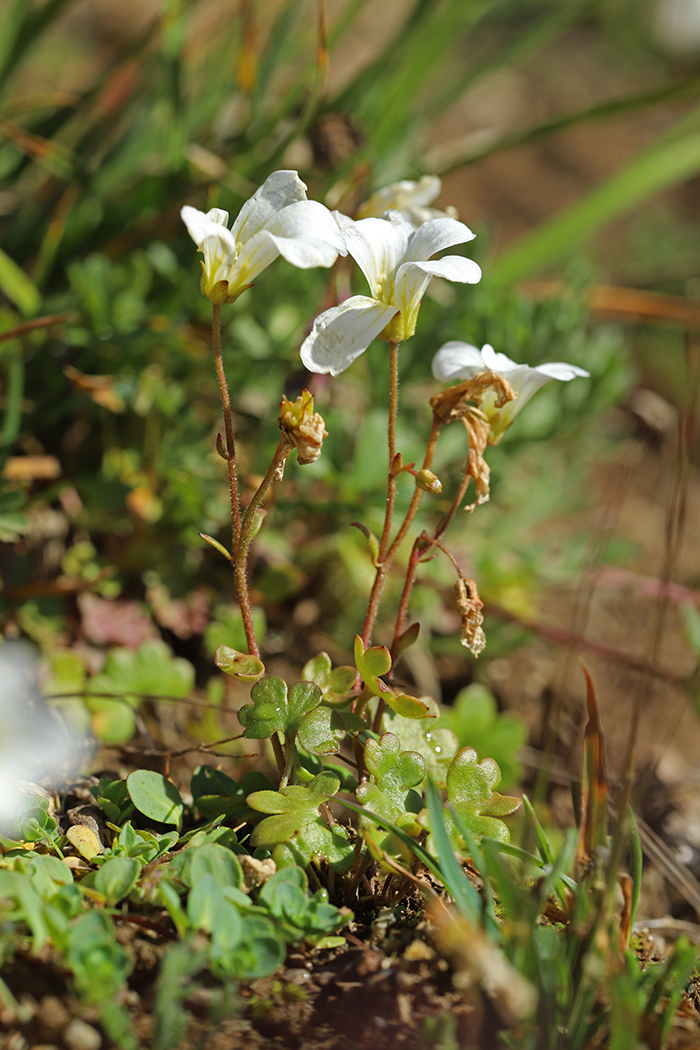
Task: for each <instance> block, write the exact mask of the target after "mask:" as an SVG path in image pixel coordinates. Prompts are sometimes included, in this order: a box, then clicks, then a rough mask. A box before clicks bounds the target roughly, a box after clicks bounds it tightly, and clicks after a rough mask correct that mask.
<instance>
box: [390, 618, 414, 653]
mask: <svg viewBox="0 0 700 1050" xmlns="http://www.w3.org/2000/svg"><path fill="white" fill-rule="evenodd" d="M419 634H420V624H419V623H412V624H411V625H410V627H407V628H406V630H405V631H404V632H403V634H402V635H401V636H400V637H399V638H397V640H396V642H395V643H394V645H393V646H392V652H393V654H394V659H395V660H398V658H399V656H400V655H401V653H404V652H405V651H406V650H407V649H410V647H411V646H412V645H415V643H416V642H417V641H418V635H419Z"/></svg>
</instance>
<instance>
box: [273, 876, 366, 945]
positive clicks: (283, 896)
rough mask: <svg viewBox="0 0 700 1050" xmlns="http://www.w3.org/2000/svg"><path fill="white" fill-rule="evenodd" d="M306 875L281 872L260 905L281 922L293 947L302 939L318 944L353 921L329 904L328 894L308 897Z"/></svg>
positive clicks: (344, 911)
mask: <svg viewBox="0 0 700 1050" xmlns="http://www.w3.org/2000/svg"><path fill="white" fill-rule="evenodd" d="M307 891H308V883H307V879H306V874H305V872H304V871H303V870H302V869H301V868H297V867H288V868H281V869H280V871H278V872H276V873H275V874H274V875H273V876H272V878H271V879H268V881H267V882H266V883H265V885H264V886H263V888H262V890H261V891H260V896H259V898H258V903H259V904H260V905H264V906H265V907H267V908H268V909H269V911H270V914H271V915H272V916H273V917H274V918H275V919H276V920H278V922H279V924H280V930H281V932H282V934H283V936H284V938H285V940H287V941H289V942H291V943H292V944H294V943H296V942H297V941H301V940H302V939H306V940H307V941H311V942H312V943H314V944H315V943H317V942H318V940H319V939H320V938H323V937H324V936H326V935H327V934H329V933H331V932H332V931H333V930H336V929H338V927H339V926H342V925H343V923H345V922H347V921H348V919H349V918H350V917H351V914H352V913H350V912H348V910H347V909H344V910H343V911H340V910H339V909H338V908H336V907H334V906H333V905H332V904H328V901H327V896H328V895H327V893H326V891H325V890H319V891H318V892H317V893H315V894H314V895H313V896H312V897H310V896H309V894H308V892H307Z"/></svg>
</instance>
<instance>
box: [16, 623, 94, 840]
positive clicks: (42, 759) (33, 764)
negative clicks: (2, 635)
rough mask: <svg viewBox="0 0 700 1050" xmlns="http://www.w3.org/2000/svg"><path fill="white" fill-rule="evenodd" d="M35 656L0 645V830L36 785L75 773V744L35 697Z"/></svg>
mask: <svg viewBox="0 0 700 1050" xmlns="http://www.w3.org/2000/svg"><path fill="white" fill-rule="evenodd" d="M37 661H38V654H37V652H36V651H35V649H34V647H33V646H32V645H30V644H29V643H28V642H24V641H4V642H3V643H2V644H0V718H1V719H2V737H1V738H0V827H5V826H6V822H9V821H11V819H12V816H13V814H14V811H15V809H16V808H17V807H18V806H19V805H20V803H21V801H22V799H23V798H27V797H28V793H29V794H37V793H38V792H39V791H40V789H37V790H36V791H32V788H36V782H37V781H42V780H44V778H46V777H55V778H58V777H59V776H60V774H61V772H62V771H63V772H66V771H67V770H69V769H70V768H71V767H72V769H73V770H76V769H77V766H78V764H79V763H80V762H81V760H83V761H84V760H85V758H86V757H87V758H89V757H90V756H89V755H85V754H82V755H81V748H80V741H79V740H78V739H77V738H76V736H75V733H74V732H71V731H70V730H69V729H68V727H67V726H66V725H65V723H64V722H63V720H62V719H61V717H60V715H59V714H58V712H57V711H55V710H52V709H51V708H49V707H48V705H47V704H46V703H45V701H44V700H43V698H42V697H41V695H40V694H39V690H38V686H37V680H36V671H37Z"/></svg>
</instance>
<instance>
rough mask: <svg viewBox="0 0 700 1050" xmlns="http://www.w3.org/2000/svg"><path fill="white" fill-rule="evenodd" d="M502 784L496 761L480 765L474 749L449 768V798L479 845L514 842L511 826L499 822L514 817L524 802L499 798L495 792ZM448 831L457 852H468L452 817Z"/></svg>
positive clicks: (462, 753)
mask: <svg viewBox="0 0 700 1050" xmlns="http://www.w3.org/2000/svg"><path fill="white" fill-rule="evenodd" d="M500 782H501V771H500V769H499V768H498V763H497V762H494V760H493V759H492V758H485V759H484V760H483V761H482V762H479V759H478V755H477V753H476V751H475V750H474V748H473V747H463V748H462V750H461V751H459V752H458V753H457V754H456V755H455V757H454V759H453V761H452V764H451V766H450V768H449V771H448V773H447V797H448V799H449V801H450V803H451V804H452V806H454V808H455V810H456V811H457V812H458V813H459V815H460V817H461V818H462V820H463V821H464V823H465V825H466V826H467V828H468V829H469V832H470V834H471V835H472V837H473V838H474V840H475V841H476V842H479V841H480V839H481V837H482V836H486V837H487V838H491V839H497V840H499V841H500V842H508V841H509V839H510V831H509V830H508V826H507V825H506V824H504V822H503V821H502V820H500V819H499V818H500V817H505V816H507V815H508V814H510V813H513V812H514V811H515V810H516V809H517V808H518V806H519V805H520V799H519V798H511V797H509V796H508V795H499V793H498V792H497V791H496V790H495V788H496V787H497V786H498V785H499V784H500ZM445 827H446V828H447V831H448V834H449V836H450V838H451V840H452V842H453V843H454V845H455V848H456V849H458V850H462V851H464V850H465V849H466V843H465V842H464V840H463V838H462V836H461V835H460V834H459V831H458V830H457V827H456V825H455V823H454V821H453V820H452V818H451V816H450V815H449V814H445Z"/></svg>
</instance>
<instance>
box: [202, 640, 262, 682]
mask: <svg viewBox="0 0 700 1050" xmlns="http://www.w3.org/2000/svg"><path fill="white" fill-rule="evenodd" d="M214 663H215V664H216V666H217V667H218V668H219V670H220V671H223V672H224V674H230V675H233V676H234V677H235V678H240V679H241V680H242V681H244V682H257V680H258V678H261V677H262V675H264V674H265V664H264V663H263V662H262V660H261V659H260V658H259V657H257V656H251V655H250V654H249V653H239V652H238V650H237V649H230V648H229V647H228V646H227V645H220V646H219V648H218V649H217V650H216V655H215V657H214Z"/></svg>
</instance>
